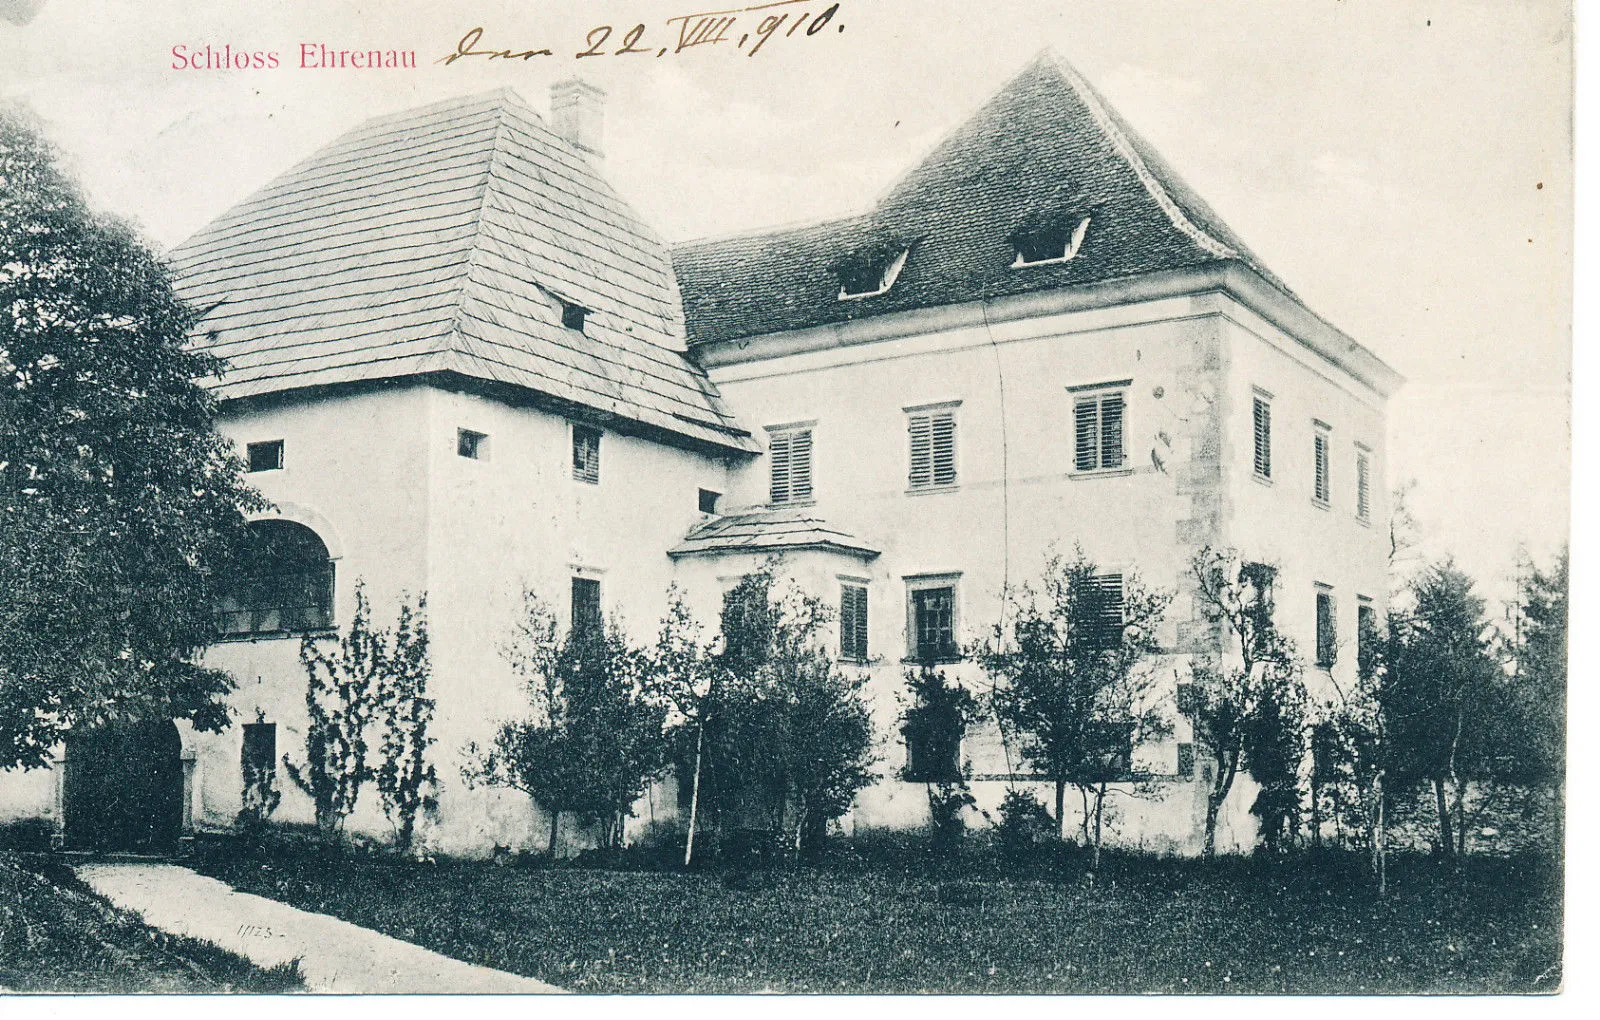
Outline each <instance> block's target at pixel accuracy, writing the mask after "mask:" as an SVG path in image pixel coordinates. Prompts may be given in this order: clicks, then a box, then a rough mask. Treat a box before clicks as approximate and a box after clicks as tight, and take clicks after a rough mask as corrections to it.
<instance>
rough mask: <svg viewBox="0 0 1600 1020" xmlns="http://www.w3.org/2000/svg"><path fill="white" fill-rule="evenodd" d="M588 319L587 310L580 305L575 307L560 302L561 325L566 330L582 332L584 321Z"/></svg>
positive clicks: (565, 302)
mask: <svg viewBox="0 0 1600 1020" xmlns="http://www.w3.org/2000/svg"><path fill="white" fill-rule="evenodd" d="M588 317H589V309H587V308H585V307H583V306H582V305H575V304H572V303H571V302H569V301H563V302H561V325H563V326H565V327H567V328H568V329H575V330H577V331H578V332H580V333H582V332H583V323H584V320H585V319H587V318H588Z"/></svg>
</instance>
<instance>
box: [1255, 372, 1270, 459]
mask: <svg viewBox="0 0 1600 1020" xmlns="http://www.w3.org/2000/svg"><path fill="white" fill-rule="evenodd" d="M1255 447H1256V458H1255V467H1256V477H1258V478H1271V477H1272V404H1271V403H1270V402H1269V401H1268V400H1267V398H1266V397H1264V396H1262V395H1261V394H1259V393H1258V394H1256V398H1255Z"/></svg>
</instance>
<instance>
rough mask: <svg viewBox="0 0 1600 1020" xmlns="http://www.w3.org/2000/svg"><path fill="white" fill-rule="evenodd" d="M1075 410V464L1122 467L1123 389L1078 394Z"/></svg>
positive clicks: (1099, 468)
mask: <svg viewBox="0 0 1600 1020" xmlns="http://www.w3.org/2000/svg"><path fill="white" fill-rule="evenodd" d="M1072 410H1073V433H1074V442H1073V449H1074V456H1073V466H1074V467H1075V468H1076V469H1077V470H1079V471H1110V470H1114V469H1116V468H1120V467H1122V463H1123V456H1122V431H1123V430H1122V411H1123V394H1122V391H1121V390H1115V391H1111V392H1099V393H1079V394H1078V395H1077V397H1076V398H1074V400H1073V408H1072Z"/></svg>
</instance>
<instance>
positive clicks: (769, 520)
mask: <svg viewBox="0 0 1600 1020" xmlns="http://www.w3.org/2000/svg"><path fill="white" fill-rule="evenodd" d="M800 549H828V550H832V551H834V552H842V553H845V554H847V555H850V556H856V557H859V558H861V559H868V560H870V559H874V558H875V557H877V555H878V550H877V549H874V548H872V547H871V546H869V545H867V544H866V543H865V542H863V541H861V540H860V539H859V538H856V537H855V536H853V535H849V534H846V533H845V532H843V531H840V530H839V529H837V528H835V527H833V526H832V525H830V524H828V522H826V521H824V520H823V519H822V518H820V517H818V516H816V515H815V514H813V513H812V512H811V511H810V510H807V509H805V508H804V507H773V508H769V509H761V510H749V511H745V512H742V513H736V514H728V515H726V516H722V517H712V518H709V519H707V520H705V521H702V522H701V523H700V524H697V525H695V526H694V527H693V528H691V529H689V534H688V535H686V536H684V539H683V541H682V542H680V543H679V544H678V545H676V546H674V547H673V548H671V549H668V550H667V555H668V556H671V557H673V558H674V559H676V558H677V557H680V556H717V555H726V554H729V553H750V552H794V551H798V550H800Z"/></svg>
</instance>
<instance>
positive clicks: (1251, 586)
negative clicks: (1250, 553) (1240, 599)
mask: <svg viewBox="0 0 1600 1020" xmlns="http://www.w3.org/2000/svg"><path fill="white" fill-rule="evenodd" d="M1277 577H1278V568H1277V567H1274V566H1273V565H1272V564H1270V563H1250V562H1246V563H1241V564H1239V580H1240V582H1241V583H1242V584H1243V585H1244V589H1245V592H1246V598H1248V599H1249V601H1248V602H1247V603H1246V605H1247V606H1248V607H1249V608H1252V609H1255V610H1257V611H1259V612H1262V613H1265V614H1266V616H1267V618H1268V619H1269V620H1270V619H1271V617H1272V588H1273V583H1274V582H1275V581H1276V580H1277Z"/></svg>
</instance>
